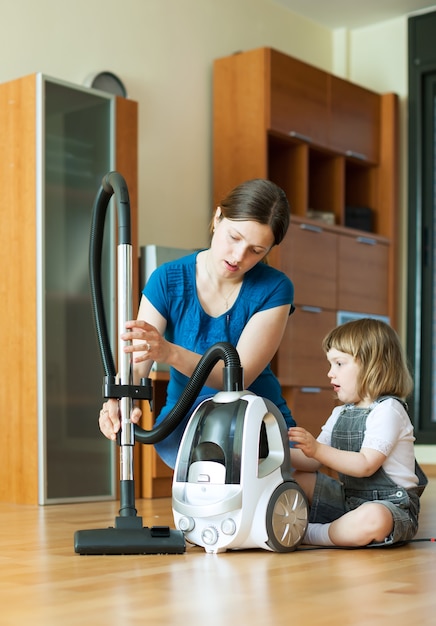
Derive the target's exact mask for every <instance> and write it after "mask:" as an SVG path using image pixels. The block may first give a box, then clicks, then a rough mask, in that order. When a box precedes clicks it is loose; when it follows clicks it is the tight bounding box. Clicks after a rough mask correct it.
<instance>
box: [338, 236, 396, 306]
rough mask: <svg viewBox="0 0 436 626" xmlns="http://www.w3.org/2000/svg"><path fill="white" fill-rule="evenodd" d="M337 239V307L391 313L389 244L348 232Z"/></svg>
mask: <svg viewBox="0 0 436 626" xmlns="http://www.w3.org/2000/svg"><path fill="white" fill-rule="evenodd" d="M338 243H339V257H338V309H340V310H344V311H357V312H360V313H374V314H376V315H388V314H389V304H388V303H389V297H388V267H389V261H388V255H389V245H388V244H385V243H381V242H379V241H376V240H375V239H373V238H372V237H349V236H346V235H343V236H339V238H338Z"/></svg>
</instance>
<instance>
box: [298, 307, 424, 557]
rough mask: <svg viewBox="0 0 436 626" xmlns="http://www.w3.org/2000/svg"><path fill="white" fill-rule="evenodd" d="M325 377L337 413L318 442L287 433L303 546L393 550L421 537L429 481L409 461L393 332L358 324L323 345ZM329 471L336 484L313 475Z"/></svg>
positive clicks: (376, 324) (302, 433) (401, 366)
mask: <svg viewBox="0 0 436 626" xmlns="http://www.w3.org/2000/svg"><path fill="white" fill-rule="evenodd" d="M323 349H324V351H325V353H326V355H327V359H328V361H329V363H330V370H329V372H328V377H329V379H330V382H331V384H332V386H333V390H334V392H335V394H336V395H337V397H338V399H339V400H340V401H341V402H342V403H343V405H342V406H337V407H335V408H334V410H333V412H332V414H331V416H330V417H329V419H328V420H327V422H326V423H325V425H324V426H323V427H322V430H321V433H320V435H319V436H318V438H317V439H315V437H313V436H312V435H311V434H310V433H309V432H308V431H307V430H305V429H304V428H301V427H292V428H290V429H289V440H290V442H292V443H293V445H294V447H292V448H291V463H292V466H293V467H294V468H295V470H296V471H295V474H294V477H295V480H296V481H297V482H298V483H299V484H300V486H301V487H302V489H303V490H304V491H305V493H306V495H307V497H308V500H309V503H310V516H309V525H308V529H307V533H306V537H305V540H304V543H306V544H313V545H322V546H343V547H345V546H347V547H358V546H367V545H369V544H373V545H383V546H387V545H391V544H395V543H398V542H404V541H408V540H410V539H412V538H413V537H414V535H415V534H416V532H417V530H418V515H419V505H420V503H419V497H420V495H421V494H422V492H423V490H424V488H425V485H426V484H427V478H426V476H425V475H424V473H423V472H422V470H421V468H420V467H419V465H418V464H417V462H416V460H415V455H414V447H413V446H414V441H415V438H414V435H413V427H412V424H411V422H410V419H409V416H408V414H407V408H406V407H407V405H406V404H405V398H406V397H407V396H408V395H409V394H410V393H411V391H412V387H413V382H412V378H411V375H410V373H409V370H408V368H407V364H406V358H405V355H404V352H403V349H402V346H401V343H400V340H399V337H398V335H397V334H396V332H395V331H394V330H393V329H392V328H391V327H390V326H389V325H388V324H385V323H384V322H381V321H379V320H375V319H367V318H365V319H359V320H356V321H352V322H348V323H346V324H342V325H341V326H338V327H337V328H335V329H334V330H332V331H331V332H330V333H329V334H328V335H327V337H326V338H325V339H324V341H323ZM322 466H324V467H326V468H330V469H331V470H334V471H335V472H337V473H338V475H339V480H336V479H335V478H332V477H330V476H328V475H326V474H325V473H321V472H319V471H318V470H319V469H320V468H321V467H322Z"/></svg>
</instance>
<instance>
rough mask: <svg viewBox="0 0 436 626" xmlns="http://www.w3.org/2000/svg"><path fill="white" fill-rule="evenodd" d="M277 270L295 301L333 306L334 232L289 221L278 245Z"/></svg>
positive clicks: (324, 306) (334, 297)
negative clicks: (287, 281) (290, 285)
mask: <svg viewBox="0 0 436 626" xmlns="http://www.w3.org/2000/svg"><path fill="white" fill-rule="evenodd" d="M280 269H281V270H282V271H283V272H285V273H286V274H287V275H288V276H289V278H290V279H291V280H292V282H293V283H294V288H295V302H296V303H297V304H303V305H309V306H316V307H321V308H325V309H335V308H336V280H337V235H336V234H334V233H330V232H327V231H325V230H323V228H322V227H320V226H317V225H314V224H311V223H306V222H303V223H301V224H295V223H292V224H291V225H290V227H289V229H288V232H287V234H286V237H285V240H284V242H283V243H282V245H281V248H280ZM290 323H292V322H290Z"/></svg>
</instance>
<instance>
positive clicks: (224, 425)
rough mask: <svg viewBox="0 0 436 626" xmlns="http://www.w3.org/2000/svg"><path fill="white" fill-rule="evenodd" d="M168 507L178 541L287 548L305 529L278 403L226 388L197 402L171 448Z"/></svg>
mask: <svg viewBox="0 0 436 626" xmlns="http://www.w3.org/2000/svg"><path fill="white" fill-rule="evenodd" d="M172 507H173V515H174V520H175V524H176V526H177V528H179V529H180V530H182V531H183V532H184V534H185V538H186V540H187V541H189V542H190V543H193V544H195V545H198V546H202V547H203V548H204V549H205V550H206V552H209V553H218V552H224V551H226V550H241V549H246V548H263V549H265V550H270V551H275V552H291V551H293V550H295V549H296V548H297V546H298V545H299V544H300V543H301V542H302V540H303V538H304V534H305V532H306V529H307V524H308V503H307V499H306V496H305V494H304V492H303V491H302V490H301V488H300V487H299V486H298V484H297V483H296V482H295V481H294V480H293V478H292V472H291V461H290V454H289V442H288V438H287V427H286V422H285V420H284V418H283V416H282V414H281V412H280V411H279V410H278V408H277V407H276V406H275V405H274V404H273V403H272V402H270V401H269V400H267V399H266V398H261V397H259V396H256V395H254V394H252V393H250V392H247V391H232V390H231V389H229V390H228V391H223V392H219V393H217V394H216V395H215V396H214V397H213V398H212V399H210V400H205V401H203V403H201V404H200V405H199V406H198V408H197V409H196V411H195V412H194V414H193V415H192V417H191V419H190V421H189V422H188V425H187V427H186V429H185V432H184V435H183V438H182V442H181V445H180V448H179V452H178V455H177V460H176V466H175V470H174V479H173V491H172Z"/></svg>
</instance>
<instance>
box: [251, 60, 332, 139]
mask: <svg viewBox="0 0 436 626" xmlns="http://www.w3.org/2000/svg"><path fill="white" fill-rule="evenodd" d="M247 54H253V56H254V55H257V54H258V52H257V51H254V52H252V53H247ZM264 57H265V59H264V62H265V64H266V66H267V67H268V66H269V70H270V74H271V90H270V92H269V108H270V120H269V128H270V129H271V130H276V131H279V132H281V133H285V134H287V135H290V136H295V137H298V138H299V139H303V140H304V141H309V142H315V143H317V144H319V145H328V140H329V87H328V81H329V76H328V74H326V73H325V72H323V71H322V70H319V69H317V68H316V67H313V66H312V65H308V64H307V63H303V62H302V61H298V60H297V59H293V58H292V57H289V56H287V55H286V54H282V53H281V52H278V51H277V50H269V51H267V50H265V51H264ZM265 97H266V99H267V103H268V90H267V92H266V94H265Z"/></svg>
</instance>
